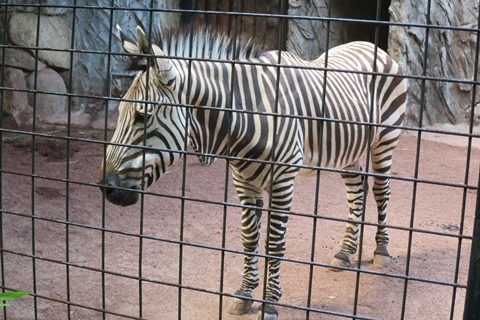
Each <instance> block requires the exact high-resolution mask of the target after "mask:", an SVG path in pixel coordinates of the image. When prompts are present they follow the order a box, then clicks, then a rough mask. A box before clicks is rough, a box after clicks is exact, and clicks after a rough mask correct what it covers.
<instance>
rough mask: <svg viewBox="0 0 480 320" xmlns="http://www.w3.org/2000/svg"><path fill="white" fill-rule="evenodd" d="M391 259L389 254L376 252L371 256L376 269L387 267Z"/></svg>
mask: <svg viewBox="0 0 480 320" xmlns="http://www.w3.org/2000/svg"><path fill="white" fill-rule="evenodd" d="M391 260H392V258H391V257H390V256H384V255H381V254H376V255H374V256H373V267H374V268H377V269H384V268H388V266H389V265H390V261H391Z"/></svg>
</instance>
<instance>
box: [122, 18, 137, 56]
mask: <svg viewBox="0 0 480 320" xmlns="http://www.w3.org/2000/svg"><path fill="white" fill-rule="evenodd" d="M116 27H117V31H118V35H119V36H120V40H121V41H122V46H123V50H125V52H126V53H131V54H141V53H142V52H141V51H140V49H139V47H138V45H137V43H136V42H135V40H132V39H130V38H129V37H127V35H126V34H125V33H124V32H123V31H122V28H120V26H119V25H118V24H117V26H116Z"/></svg>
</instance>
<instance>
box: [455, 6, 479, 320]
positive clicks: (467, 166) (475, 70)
mask: <svg viewBox="0 0 480 320" xmlns="http://www.w3.org/2000/svg"><path fill="white" fill-rule="evenodd" d="M479 21H480V7H479V10H478V12H477V28H478V23H479ZM477 30H478V31H477V32H475V33H474V35H475V37H476V44H475V58H474V68H473V81H474V82H475V84H473V85H472V101H471V107H472V110H471V113H470V123H468V125H469V130H468V133H469V136H468V144H467V161H466V163H465V178H464V184H465V185H468V180H469V173H470V169H471V158H472V154H473V153H472V140H473V137H472V135H473V126H474V119H475V104H476V97H477V86H478V85H477V81H478V71H479V67H478V63H479V58H480V57H479V56H480V30H479V29H477ZM479 183H480V179H479ZM477 192H478V191H477ZM477 197H478V194H477ZM466 203H467V188H464V189H463V197H462V210H461V217H460V231H459V235H461V236H462V235H463V233H464V229H465V226H464V224H465V211H466ZM477 213H478V205H477ZM474 230H477V229H474ZM474 235H475V232H474ZM462 240H463V238H462V237H459V238H458V246H457V260H456V265H455V275H454V280H453V282H454V283H457V282H458V277H459V270H460V258H461V253H462V243H463V242H462ZM472 253H473V251H472ZM471 259H473V254H472V256H471ZM456 296H457V288H456V287H453V294H452V305H451V308H450V319H453V318H454V312H455V302H456ZM477 301H479V300H477ZM477 317H478V315H477Z"/></svg>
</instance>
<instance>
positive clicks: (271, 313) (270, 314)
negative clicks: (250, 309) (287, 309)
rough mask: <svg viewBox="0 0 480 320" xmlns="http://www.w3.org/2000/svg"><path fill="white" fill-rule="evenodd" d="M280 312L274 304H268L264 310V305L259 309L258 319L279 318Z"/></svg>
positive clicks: (269, 319)
mask: <svg viewBox="0 0 480 320" xmlns="http://www.w3.org/2000/svg"><path fill="white" fill-rule="evenodd" d="M277 319H278V312H277V309H275V307H274V306H272V305H269V304H266V305H265V309H264V310H263V311H262V307H260V308H259V309H258V314H257V320H277Z"/></svg>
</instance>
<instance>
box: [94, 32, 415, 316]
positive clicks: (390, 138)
mask: <svg viewBox="0 0 480 320" xmlns="http://www.w3.org/2000/svg"><path fill="white" fill-rule="evenodd" d="M117 29H118V33H119V37H120V39H121V41H122V45H123V49H124V51H125V54H126V55H128V57H129V59H130V61H131V67H132V69H134V70H136V71H137V75H136V77H135V79H134V80H133V83H132V84H131V86H130V88H129V89H128V90H127V92H126V93H125V95H124V96H123V98H122V100H121V102H120V105H119V118H118V123H117V127H116V129H115V132H114V135H113V137H112V139H111V143H110V144H108V146H107V148H106V152H105V159H104V160H103V161H102V164H101V167H100V174H99V186H100V188H101V190H102V192H103V195H104V196H105V197H106V199H108V200H109V201H110V202H112V203H114V204H116V205H121V206H127V205H132V204H134V203H136V202H137V200H138V198H139V190H140V191H141V190H144V189H145V188H148V187H149V186H150V185H152V184H153V182H154V181H156V180H157V179H159V178H160V177H161V176H162V175H163V174H164V173H165V172H166V170H167V169H168V167H170V166H171V165H172V164H174V163H175V162H176V161H177V160H178V159H179V158H180V157H181V155H182V154H183V153H185V152H186V147H187V140H188V141H189V142H190V143H191V145H192V146H193V149H194V150H195V152H196V153H197V154H199V155H200V156H199V160H200V161H201V162H202V163H205V164H210V163H212V162H213V161H214V160H215V158H216V157H217V156H219V157H228V158H229V166H230V168H231V172H232V177H233V183H234V186H235V189H236V192H237V194H238V197H239V200H240V203H241V205H242V226H241V239H242V244H243V250H244V253H245V255H244V267H243V276H242V282H241V286H240V288H239V289H238V290H237V291H236V292H235V294H234V295H233V298H232V301H231V303H230V305H229V307H228V312H229V313H231V314H245V313H247V312H248V311H249V310H250V308H251V306H252V303H253V300H254V299H253V298H252V292H253V290H254V289H255V288H256V287H257V286H258V285H259V279H260V276H259V271H258V260H259V256H258V252H259V249H258V247H259V238H260V219H261V214H262V211H263V210H266V211H267V212H268V213H269V219H268V221H269V224H268V225H267V241H266V245H265V251H266V252H265V254H266V257H267V260H266V261H267V262H266V263H267V264H268V274H267V275H265V276H266V277H267V280H266V287H265V288H264V297H263V300H262V301H261V302H263V303H262V306H261V308H259V311H258V319H277V318H278V311H277V310H276V308H275V304H276V303H277V302H278V301H279V299H280V297H281V294H282V290H281V285H280V262H281V260H282V257H283V256H284V254H285V249H286V245H285V232H286V227H287V221H288V217H289V212H290V208H291V203H292V194H293V189H294V179H295V177H296V176H297V175H299V174H300V175H302V174H315V173H316V172H317V171H318V170H319V168H332V169H339V170H340V171H341V177H342V178H343V180H344V182H345V186H346V189H347V199H348V207H349V217H348V223H347V228H346V233H345V237H344V240H343V243H342V245H341V249H340V251H339V252H338V253H337V254H336V255H335V256H334V258H333V261H332V263H331V264H332V267H333V268H337V269H342V268H343V267H348V266H350V258H351V256H352V255H353V254H354V253H355V252H356V250H357V239H358V234H359V222H360V220H361V217H362V215H363V211H364V197H365V194H366V191H367V190H366V189H368V188H367V184H366V180H367V179H366V178H365V174H362V169H361V164H360V159H361V157H362V156H363V155H365V154H366V152H367V151H369V153H370V154H369V157H370V158H369V159H371V167H372V174H371V175H372V176H373V180H374V184H373V188H372V189H373V193H374V197H375V200H376V203H377V208H378V227H377V233H376V237H375V240H376V243H377V247H376V250H375V252H374V266H376V267H379V268H382V267H387V266H388V265H389V263H390V255H389V253H388V250H387V245H388V242H389V236H388V233H387V230H386V214H387V203H388V200H389V198H390V174H391V165H392V153H393V150H394V148H395V146H396V145H397V142H398V139H399V136H400V133H401V125H402V123H403V118H404V113H405V108H406V86H407V84H406V79H405V77H403V76H402V73H401V70H400V67H399V65H398V64H397V63H396V62H395V61H394V60H393V59H392V58H391V57H390V56H389V55H388V54H387V53H386V52H384V51H383V50H381V49H379V48H378V47H377V46H375V45H373V44H371V43H368V42H351V43H347V44H344V45H340V46H337V47H334V48H332V49H330V50H328V51H327V52H325V53H324V54H322V55H321V56H320V57H319V58H318V59H316V60H312V61H305V60H303V59H301V58H299V57H297V56H295V55H294V54H291V53H288V52H285V51H265V50H262V49H261V46H258V45H256V44H255V43H254V42H253V41H251V40H248V39H244V38H239V37H231V36H229V35H226V34H224V33H221V32H216V31H214V30H213V29H210V28H205V29H195V30H194V31H191V29H190V28H185V29H186V30H187V31H178V30H177V31H170V32H169V31H161V30H160V29H159V30H156V31H155V32H154V35H152V37H151V38H150V37H148V36H147V35H146V34H145V32H144V31H143V29H142V28H141V27H137V29H136V40H133V39H131V38H129V37H128V36H127V35H126V34H125V33H124V32H123V31H122V30H121V28H120V27H119V26H118V25H117ZM172 57H175V58H172ZM232 61H233V62H232ZM147 76H148V77H147ZM266 194H268V199H269V204H268V207H267V209H262V207H263V205H264V198H265V195H266ZM265 199H266V198H265Z"/></svg>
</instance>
